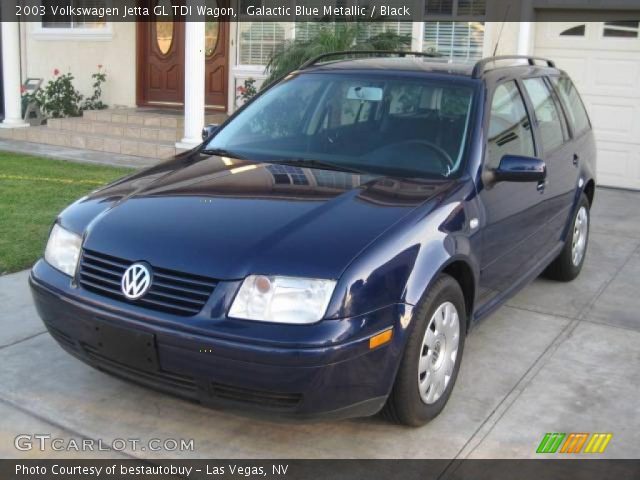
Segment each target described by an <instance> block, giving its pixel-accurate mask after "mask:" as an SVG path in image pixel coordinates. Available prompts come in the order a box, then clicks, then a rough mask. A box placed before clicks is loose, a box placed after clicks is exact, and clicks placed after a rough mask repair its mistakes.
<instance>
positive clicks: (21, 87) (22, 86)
mask: <svg viewBox="0 0 640 480" xmlns="http://www.w3.org/2000/svg"><path fill="white" fill-rule="evenodd" d="M26 91H27V89H26V88H24V85H20V93H24V92H26Z"/></svg>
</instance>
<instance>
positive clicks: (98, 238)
mask: <svg viewBox="0 0 640 480" xmlns="http://www.w3.org/2000/svg"><path fill="white" fill-rule="evenodd" d="M339 55H342V59H341V60H340V59H337V60H336V58H337V57H336V56H331V55H325V56H323V57H322V58H318V59H316V60H315V61H313V62H309V63H308V64H307V65H305V66H303V67H301V68H300V69H299V70H298V71H296V72H294V73H291V74H290V75H288V76H287V77H286V78H284V79H282V80H281V81H280V82H277V83H276V84H275V85H273V86H271V87H269V88H267V89H266V90H265V91H263V92H262V93H261V94H260V95H258V96H257V97H256V98H254V99H253V100H252V101H251V102H249V103H248V104H247V105H245V106H244V107H243V108H242V109H240V110H239V111H238V112H236V114H234V115H233V116H232V117H230V118H229V119H228V120H227V121H226V122H225V123H224V124H222V125H221V126H219V127H217V128H216V127H213V128H210V129H208V130H207V132H208V136H207V138H206V139H205V141H204V143H203V144H202V145H201V146H200V147H199V148H197V149H195V150H193V151H191V152H187V153H185V154H181V155H178V156H177V157H176V158H174V159H172V160H170V161H168V162H165V163H161V164H159V165H157V166H154V167H152V168H149V169H146V170H143V171H140V172H137V173H135V174H133V175H131V176H129V177H126V178H123V179H121V180H118V181H116V182H114V183H112V184H110V185H108V186H106V187H104V188H101V189H99V190H97V191H95V192H93V193H91V194H90V195H88V196H86V197H84V198H81V199H80V200H78V201H76V202H75V203H73V204H72V205H71V206H69V207H68V208H67V209H65V210H64V211H63V212H62V213H61V214H60V215H59V217H58V218H57V220H56V222H55V225H54V226H53V228H52V230H51V235H50V238H49V241H48V244H47V246H46V250H45V252H44V258H43V259H41V260H39V261H38V262H37V263H36V264H35V266H34V267H33V270H32V272H31V277H30V284H31V287H32V291H33V296H34V299H35V304H36V306H37V309H38V312H39V314H40V316H41V317H42V319H43V320H44V323H45V324H46V326H47V328H48V330H49V332H50V333H51V335H52V336H53V337H54V338H55V339H56V340H57V342H58V343H59V344H60V345H61V346H62V347H63V348H64V349H65V350H67V351H68V352H69V353H71V354H72V355H74V356H76V357H78V358H79V359H81V360H83V361H84V362H86V363H88V364H90V365H93V366H94V367H97V368H99V369H101V370H103V371H105V372H109V373H111V374H115V375H117V376H120V377H123V378H126V379H130V380H132V381H135V382H138V383H141V384H144V385H147V386H150V387H154V388H157V389H160V390H163V391H165V392H170V393H173V394H176V395H180V396H183V397H187V398H189V399H192V400H194V401H197V402H200V403H202V404H204V405H207V406H213V407H224V408H239V409H242V410H245V411H253V412H266V413H267V414H268V415H282V416H293V417H298V418H311V417H318V416H320V417H332V418H344V417H350V416H367V415H372V414H375V413H377V412H379V411H381V410H382V411H383V412H385V413H386V415H387V416H388V417H390V418H391V419H392V420H395V421H397V422H400V423H403V424H407V425H422V424H424V423H425V422H427V421H428V420H430V419H432V418H433V417H435V416H436V415H437V414H438V413H440V411H442V409H443V408H444V406H445V404H446V402H447V400H448V399H449V397H450V395H451V392H452V389H453V387H454V384H455V382H456V376H457V375H458V371H459V369H460V365H461V361H462V357H463V351H464V344H465V337H466V335H467V333H468V332H469V329H470V328H472V327H473V325H474V324H475V323H476V322H477V321H478V320H480V319H481V318H483V317H485V316H487V315H488V314H489V313H490V312H491V311H493V310H494V309H495V308H497V307H499V306H500V305H501V304H503V303H504V302H505V300H506V299H507V298H509V297H510V296H512V295H513V294H514V293H516V292H517V291H518V290H520V289H521V288H523V287H524V286H525V285H527V283H528V282H530V281H531V280H532V279H534V278H535V277H537V276H538V275H540V274H541V273H543V272H544V273H545V274H546V275H548V276H549V277H552V278H554V279H557V280H560V281H568V280H572V279H573V278H575V277H576V276H577V275H578V274H579V272H580V270H581V268H582V265H583V263H584V260H585V252H586V250H587V242H588V238H589V237H588V235H589V210H590V207H591V205H592V203H593V197H594V188H595V160H596V159H595V153H596V149H595V144H594V136H593V133H592V129H591V125H590V123H589V118H588V116H587V113H586V111H585V108H584V105H583V104H582V102H581V100H580V97H579V95H578V92H577V91H576V88H575V86H574V85H573V84H572V82H571V80H570V79H569V78H568V76H567V75H566V74H565V73H564V72H562V71H561V70H559V69H557V68H555V65H554V64H553V62H551V61H548V60H541V59H535V58H530V57H526V58H520V57H495V58H489V59H484V60H482V61H480V62H478V63H477V64H475V65H467V64H455V63H446V62H442V61H440V60H438V59H436V58H428V57H424V54H422V55H421V54H409V53H402V54H397V55H392V54H385V55H381V54H378V55H377V56H369V57H368V58H367V57H365V58H359V57H358V56H357V55H351V56H350V57H349V58H347V59H345V58H344V57H345V54H344V52H342V53H340V54H339ZM522 348H523V349H524V348H527V347H526V340H525V339H523V340H522ZM503 360H504V361H508V359H503Z"/></svg>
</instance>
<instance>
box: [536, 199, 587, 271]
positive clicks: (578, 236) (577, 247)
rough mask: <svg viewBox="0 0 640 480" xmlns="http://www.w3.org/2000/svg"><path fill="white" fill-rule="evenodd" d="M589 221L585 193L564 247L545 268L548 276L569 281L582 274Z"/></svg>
mask: <svg viewBox="0 0 640 480" xmlns="http://www.w3.org/2000/svg"><path fill="white" fill-rule="evenodd" d="M589 223H590V212H589V200H588V199H587V197H586V195H585V194H584V193H583V194H582V195H581V197H580V202H579V203H578V209H577V210H576V212H575V214H574V216H573V218H572V221H571V229H570V230H569V234H568V235H567V240H566V242H565V245H564V248H563V249H562V251H561V252H560V255H558V257H557V258H556V259H555V260H554V261H553V262H552V263H551V265H549V266H548V267H547V269H546V270H545V272H544V274H545V276H546V277H548V278H551V279H553V280H560V281H562V282H569V281H571V280H573V279H574V278H576V277H577V276H578V275H579V274H580V271H581V270H582V265H584V259H585V256H586V255H585V254H586V253H587V245H588V243H589Z"/></svg>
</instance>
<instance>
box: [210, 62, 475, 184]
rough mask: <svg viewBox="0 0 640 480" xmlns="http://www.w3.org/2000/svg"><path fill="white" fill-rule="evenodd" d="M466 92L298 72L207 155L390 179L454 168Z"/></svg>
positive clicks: (442, 85) (219, 136)
mask: <svg viewBox="0 0 640 480" xmlns="http://www.w3.org/2000/svg"><path fill="white" fill-rule="evenodd" d="M472 93H473V92H472V89H471V87H469V86H467V85H461V84H457V83H456V82H444V81H438V80H429V79H423V78H422V79H421V78H392V77H388V76H379V77H377V78H373V79H372V78H371V76H370V75H368V76H364V75H357V74H354V75H348V74H325V73H311V74H299V75H294V76H292V77H290V78H289V79H287V80H285V81H283V82H282V83H281V84H279V85H277V86H275V87H274V88H271V89H270V90H268V91H267V92H266V93H265V94H264V95H261V96H260V97H259V98H257V99H256V100H255V101H254V102H253V103H251V104H250V105H248V106H247V108H245V109H244V110H243V111H242V112H240V113H239V114H238V115H237V116H236V117H235V118H234V119H233V120H232V121H231V122H229V123H228V124H227V125H225V126H224V128H222V129H221V130H220V131H219V132H218V133H216V134H215V135H214V137H213V138H212V139H211V141H210V142H209V144H208V145H207V146H206V148H205V150H206V151H210V152H211V153H218V154H221V155H225V156H230V157H236V158H242V159H249V160H254V161H265V162H271V163H287V164H299V165H300V166H311V167H313V166H317V167H320V168H335V169H337V170H345V171H355V172H362V173H371V174H382V175H395V176H408V177H411V176H417V177H420V176H427V177H434V176H435V177H448V176H451V175H454V174H455V173H456V172H458V171H459V169H460V166H461V163H462V160H461V159H462V151H463V146H464V143H465V142H464V140H465V137H466V135H467V128H468V124H469V116H470V111H471V103H472V102H471V99H472Z"/></svg>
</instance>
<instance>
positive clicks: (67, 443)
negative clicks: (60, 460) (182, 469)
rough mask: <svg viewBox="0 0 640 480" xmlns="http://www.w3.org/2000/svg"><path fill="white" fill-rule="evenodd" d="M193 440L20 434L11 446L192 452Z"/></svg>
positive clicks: (51, 448) (83, 449) (65, 449)
mask: <svg viewBox="0 0 640 480" xmlns="http://www.w3.org/2000/svg"><path fill="white" fill-rule="evenodd" d="M194 443H195V442H194V440H193V439H192V438H191V439H184V438H178V439H176V438H163V439H160V438H151V439H149V440H141V439H139V438H115V439H113V440H109V441H106V440H102V439H93V438H59V437H53V436H52V435H51V434H48V433H35V434H21V435H18V436H17V437H15V439H14V441H13V444H14V446H15V448H16V450H20V451H23V452H25V451H30V450H40V451H41V452H44V451H47V450H53V451H56V452H60V451H67V452H109V451H116V452H122V451H124V450H130V451H134V452H135V451H142V452H146V451H150V452H160V451H167V452H193V451H194V449H195V444H194Z"/></svg>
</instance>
